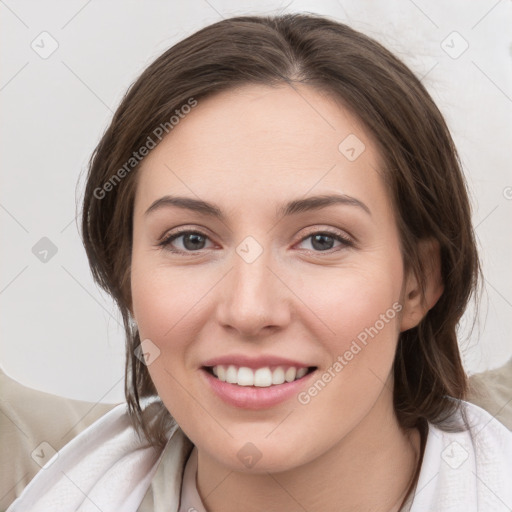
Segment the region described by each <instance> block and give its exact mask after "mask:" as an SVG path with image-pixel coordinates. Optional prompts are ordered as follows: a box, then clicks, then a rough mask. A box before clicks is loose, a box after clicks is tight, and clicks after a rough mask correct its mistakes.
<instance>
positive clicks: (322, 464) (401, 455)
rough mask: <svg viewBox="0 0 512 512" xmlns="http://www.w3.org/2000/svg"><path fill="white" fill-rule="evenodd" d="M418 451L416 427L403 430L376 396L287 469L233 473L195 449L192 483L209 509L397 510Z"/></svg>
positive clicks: (289, 511)
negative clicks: (356, 419)
mask: <svg viewBox="0 0 512 512" xmlns="http://www.w3.org/2000/svg"><path fill="white" fill-rule="evenodd" d="M389 398H391V397H389ZM313 442H314V440H313ZM420 452H421V436H420V433H419V431H418V430H417V429H412V430H410V431H408V432H404V431H403V430H402V429H401V427H400V426H399V424H398V421H397V419H396V416H395V415H394V412H393V408H392V406H391V407H390V406H389V403H388V404H387V405H386V404H385V402H384V401H378V402H377V403H376V404H375V406H374V408H373V409H372V410H371V411H370V413H369V414H368V415H367V416H366V417H365V418H364V419H363V420H362V421H361V422H360V423H359V424H358V425H357V426H356V427H355V428H354V429H352V431H351V432H350V433H349V434H348V435H346V436H345V437H344V438H342V439H341V440H340V441H339V442H338V443H337V444H336V445H334V446H332V448H331V449H329V450H328V451H327V452H325V453H323V454H321V455H320V456H319V457H317V458H315V459H314V460H312V461H310V462H308V463H306V464H304V465H301V466H299V467H294V468H291V469H289V470H286V471H281V472H278V473H270V472H265V473H247V472H245V473H243V472H235V471H232V470H230V469H228V468H226V467H225V466H222V465H219V464H218V463H217V461H216V460H215V459H213V458H211V457H209V455H208V454H205V453H203V452H202V451H201V450H198V472H197V488H198V492H199V495H200V497H201V499H202V501H203V504H204V505H205V508H206V509H207V510H208V512H238V511H239V510H240V509H241V508H243V509H244V510H245V511H247V512H256V511H258V512H259V511H261V510H266V509H267V508H268V505H269V503H272V508H273V509H274V510H280V511H281V512H292V511H294V512H295V511H297V510H298V509H303V510H308V512H317V511H318V512H320V511H322V512H325V511H329V510H332V511H336V512H362V511H365V512H368V511H372V512H373V511H375V512H399V510H400V506H401V505H402V503H403V502H404V500H405V498H406V495H407V491H408V490H409V488H410V486H411V484H412V483H413V478H414V476H415V472H416V469H417V465H418V463H419V461H420V456H421V453H420Z"/></svg>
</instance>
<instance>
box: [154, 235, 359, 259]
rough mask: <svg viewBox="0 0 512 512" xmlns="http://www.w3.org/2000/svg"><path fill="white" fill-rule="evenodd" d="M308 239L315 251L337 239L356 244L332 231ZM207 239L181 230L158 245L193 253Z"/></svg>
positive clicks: (343, 244) (342, 243) (325, 248)
mask: <svg viewBox="0 0 512 512" xmlns="http://www.w3.org/2000/svg"><path fill="white" fill-rule="evenodd" d="M180 238H181V239H182V241H181V244H182V247H181V248H176V247H174V246H173V242H175V241H176V240H179V239H180ZM308 239H311V247H312V248H313V249H308V250H312V251H313V252H327V251H331V249H333V245H334V242H335V241H337V242H339V244H340V246H341V247H353V245H354V243H353V241H352V240H351V239H349V238H348V237H346V236H344V235H342V234H341V233H338V232H332V231H316V232H314V233H311V234H309V235H308V236H306V237H304V238H302V240H301V241H300V243H304V242H305V241H306V240H308ZM206 240H209V237H208V236H207V235H206V234H205V233H202V232H201V231H194V230H181V231H178V232H174V233H171V234H169V235H168V236H166V237H165V238H163V239H162V240H161V241H160V242H159V243H158V246H159V247H162V248H164V249H166V250H168V251H170V252H174V253H182V254H183V253H192V252H195V251H201V250H202V249H205V243H206ZM338 247H339V246H338ZM336 250H339V249H334V251H331V252H335V251H336Z"/></svg>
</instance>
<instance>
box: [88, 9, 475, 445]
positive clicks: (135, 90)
mask: <svg viewBox="0 0 512 512" xmlns="http://www.w3.org/2000/svg"><path fill="white" fill-rule="evenodd" d="M248 83H258V84H266V85H269V86H273V85H278V84H283V83H284V84H289V85H291V86H293V84H294V83H301V84H308V85H310V86H312V87H314V88H316V89H319V90H320V89H321V90H323V91H326V92H328V93H329V94H331V95H333V96H334V97H335V98H338V99H339V100H340V101H342V102H343V104H344V105H347V106H348V107H349V108H350V109H351V110H352V112H354V113H355V115H356V116H357V117H358V118H359V119H360V120H361V121H362V122H363V123H364V125H365V126H366V127H367V129H368V130H369V131H370V132H371V133H372V134H373V135H374V138H375V140H376V141H377V143H378V145H379V148H380V151H381V154H382V157H383V161H384V164H385V169H384V170H383V171H384V174H385V178H386V181H387V183H388V185H389V189H390V193H391V195H392V199H393V202H394V206H395V209H396V214H397V219H398V220H397V222H398V228H399V232H400V238H401V250H402V255H403V260H404V268H405V269H406V270H409V269H412V270H413V271H414V272H415V273H416V276H417V277H418V279H419V280H420V282H421V283H424V277H425V268H424V266H423V264H422V260H421V259H420V254H419V247H418V242H419V241H420V240H422V239H426V238H434V239H435V240H437V241H438V243H439V247H440V253H441V274H442V279H443V282H444V292H443V294H442V296H441V297H440V299H439V300H438V302H437V304H436V305H435V306H434V307H433V308H432V309H431V310H430V311H429V312H428V313H427V314H426V316H425V317H424V319H423V320H422V321H421V322H420V324H419V325H418V326H417V327H415V328H413V329H409V330H408V331H406V332H403V333H401V334H400V336H399V341H398V347H397V351H396V356H395V361H394V379H395V383H394V408H395V411H396V415H397V417H398V420H399V422H400V424H401V425H402V427H404V428H411V427H420V428H421V429H422V430H424V428H425V425H426V421H430V422H432V423H433V424H436V425H438V426H441V427H442V424H443V422H444V421H445V420H446V419H447V418H449V417H450V415H451V414H452V413H453V412H454V410H455V408H457V406H458V403H459V402H457V401H456V400H453V399H451V398H450V397H453V398H458V399H464V398H465V396H466V391H467V376H466V374H465V371H464V368H463V366H462V362H461V358H460V353H459V348H458V345H457V335H456V328H457V325H458V322H459V320H460V318H461V316H462V314H463V312H464V310H465V308H466V305H467V303H468V300H469V298H470V296H471V294H472V292H473V291H474V290H475V287H476V285H477V283H478V277H479V273H480V264H479V260H478V254H477V250H476V244H475V238H474V233H473V229H472V226H471V211H470V204H469V199H468V193H467V189H466V182H465V180H464V176H463V174H462V171H461V166H460V162H459V158H458V155H457V152H456V149H455V145H454V143H453V140H452V138H451V136H450V133H449V130H448V127H447V126H446V123H445V121H444V119H443V116H442V115H441V113H440V112H439V110H438V108H437V107H436V105H435V103H434V102H433V100H432V98H431V97H430V95H429V94H428V92H427V91H426V89H425V88H424V87H423V85H422V84H421V82H420V81H419V80H418V79H417V78H416V77H415V76H414V74H413V73H412V72H411V71H410V70H409V69H408V67H407V66H406V65H404V64H403V63H402V62H401V61H400V60H398V59H397V58H396V57H395V56H393V54H392V53H390V52H389V51H388V50H387V49H385V48H384V47H383V46H382V45H381V44H379V43H378V42H376V41H374V40H372V39H371V38H369V37H367V36H365V35H364V34H362V33H360V32H358V31H356V30H354V29H352V28H350V27H348V26H346V25H344V24H342V23H339V22H337V21H334V20H331V19H328V18H326V17H323V16H319V15H313V14H287V15H283V16H261V17H260V16H241V17H235V18H231V19H225V20H223V21H220V22H218V23H215V24H213V25H210V26H207V27H205V28H203V29H201V30H199V31H198V32H196V33H194V34H193V35H191V36H189V37H187V38H186V39H184V40H182V41H181V42H179V43H177V44H176V45H174V46H172V47H171V48H169V49H168V50H167V51H166V52H165V53H163V54H162V55H161V56H160V57H158V58H157V59H156V60H155V61H154V62H153V63H152V64H151V65H150V66H149V67H148V68H147V69H145V71H144V72H143V73H142V74H141V76H140V77H139V78H138V79H137V80H136V81H135V83H133V84H132V85H131V87H130V88H129V90H128V91H127V93H126V95H125V96H124V98H123V100H122V102H121V104H120V106H119V108H118V109H117V111H116V112H115V114H114V116H113V119H112V122H111V124H110V126H109V127H108V128H107V130H106V131H105V133H104V134H103V136H102V138H101V140H100V142H99V144H98V146H97V147H96V149H95V151H94V153H93V155H92V156H91V159H90V165H89V169H88V175H87V183H86V188H85V195H84V200H83V211H82V237H83V242H84V245H85V249H86V252H87V256H88V259H89V263H90V267H91V271H92V274H93V276H94V279H95V280H96V281H97V283H98V284H99V285H100V286H101V287H102V288H103V289H104V290H106V291H107V292H108V293H109V294H110V295H111V296H112V297H113V298H114V300H115V301H116V303H117V305H118V306H119V308H120V310H121V313H122V316H123V323H124V328H125V331H126V375H125V394H126V400H127V402H128V407H129V411H130V415H131V417H132V419H133V422H134V426H135V428H136V429H137V432H138V433H139V435H141V433H143V434H144V435H145V436H146V438H147V440H148V441H149V442H150V443H153V444H154V445H162V444H163V443H164V442H165V441H166V438H165V429H166V428H167V427H166V425H169V422H170V421H172V417H171V416H170V413H169V412H168V411H167V409H166V408H165V407H164V406H163V404H161V408H160V411H159V413H158V415H157V416H156V419H155V422H154V423H153V424H152V425H149V424H148V423H147V422H146V421H144V419H143V417H142V414H141V406H140V399H141V398H142V397H147V396H151V395H156V394H157V392H156V389H155V387H154V385H153V382H152V381H151V378H150V376H149V373H148V371H147V367H146V366H145V364H144V363H143V362H142V361H141V360H139V358H138V357H136V356H135V353H134V352H135V350H136V349H137V348H138V347H139V345H140V341H141V340H140V338H139V334H138V332H137V330H136V329H135V328H134V327H133V326H132V325H131V322H130V319H131V315H130V311H129V308H130V306H131V290H130V261H131V248H132V222H133V219H132V217H133V205H134V196H135V190H136V179H135V178H136V175H137V167H138V166H137V165H136V163H134V162H132V163H131V164H130V165H131V167H133V169H127V168H126V163H127V162H129V161H131V159H133V155H134V152H136V151H137V150H138V149H139V148H141V147H142V146H144V145H147V142H148V140H149V139H148V138H153V137H154V134H155V129H156V128H157V127H159V126H163V125H164V124H165V123H167V124H169V119H170V117H171V116H172V115H173V114H174V113H175V112H176V110H178V109H180V108H181V107H182V106H183V105H186V104H187V103H189V104H190V100H191V98H192V99H194V100H195V101H198V102H199V103H200V101H201V98H205V97H207V96H210V95H213V94H215V93H217V92H219V91H225V90H228V89H230V88H233V87H235V86H237V85H242V84H248ZM122 168H123V169H124V172H121V171H120V169H122ZM113 178H116V179H117V181H112V180H113ZM108 183H110V186H108V187H107V185H108ZM422 286H423V284H422ZM446 428H449V427H446Z"/></svg>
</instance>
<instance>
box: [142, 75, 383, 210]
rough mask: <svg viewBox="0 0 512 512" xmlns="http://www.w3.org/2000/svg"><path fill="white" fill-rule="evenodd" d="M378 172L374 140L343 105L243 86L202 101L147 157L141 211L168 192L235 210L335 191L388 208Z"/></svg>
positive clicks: (321, 96)
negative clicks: (221, 204) (213, 199)
mask: <svg viewBox="0 0 512 512" xmlns="http://www.w3.org/2000/svg"><path fill="white" fill-rule="evenodd" d="M380 168H381V158H380V155H379V153H378V151H377V146H376V144H375V142H374V140H373V138H372V137H371V135H370V134H369V133H368V131H367V130H366V129H365V128H364V127H363V125H362V123H361V122H360V121H359V120H358V118H357V117H356V116H355V115H353V114H352V113H351V112H350V111H349V110H348V109H347V108H346V107H345V106H344V105H343V104H342V103H341V102H340V101H336V100H334V99H333V98H332V97H331V96H328V95H327V94H325V93H322V92H320V91H318V90H316V89H312V88H311V87H306V86H297V85H294V87H293V88H292V87H291V86H289V85H281V86H278V87H269V86H263V85H252V84H251V85H244V86H242V87H238V88H236V89H230V90H228V91H224V92H222V93H219V94H216V95H214V96H211V97H208V98H206V99H204V100H198V105H197V106H196V107H195V108H194V109H192V110H191V111H190V113H189V114H187V115H184V116H183V118H181V119H180V121H179V123H178V124H177V125H175V126H174V128H173V129H172V131H171V132H170V133H169V134H168V135H167V136H166V137H165V138H164V139H163V140H162V142H160V143H159V144H158V145H157V147H156V148H155V149H153V150H152V151H151V152H150V153H149V155H148V156H146V157H145V159H144V160H143V161H142V163H141V166H140V168H139V171H138V173H139V176H138V184H137V199H136V208H137V206H138V207H143V206H146V208H147V206H148V205H149V203H150V202H152V201H154V200H155V199H157V198H158V197H160V196H162V195H164V194H166V193H176V194H187V195H189V196H192V197H194V196H197V197H201V198H202V199H208V198H209V197H212V196H213V195H214V196H215V199H216V202H219V201H220V202H224V203H226V204H229V203H231V204H233V207H234V208H235V204H234V203H236V202H237V200H238V201H239V202H240V203H243V204H245V205H247V204H248V203H250V204H252V205H255V206H264V205H265V204H268V202H269V200H270V199H272V200H273V199H275V200H276V201H277V202H280V201H285V200H288V199H289V198H290V197H292V196H293V197H294V198H295V197H302V196H305V195H312V194H313V193H314V194H315V195H316V194H323V193H330V192H338V193H345V194H350V195H351V196H355V197H358V196H359V197H365V198H366V200H367V201H369V202H371V203H374V204H375V203H378V202H381V203H382V205H381V206H382V207H386V206H389V205H387V201H388V198H387V197H386V196H387V193H386V190H385V187H384V184H383V181H382V178H381V177H380V175H379V173H380V171H379V169H380ZM310 192H311V194H310Z"/></svg>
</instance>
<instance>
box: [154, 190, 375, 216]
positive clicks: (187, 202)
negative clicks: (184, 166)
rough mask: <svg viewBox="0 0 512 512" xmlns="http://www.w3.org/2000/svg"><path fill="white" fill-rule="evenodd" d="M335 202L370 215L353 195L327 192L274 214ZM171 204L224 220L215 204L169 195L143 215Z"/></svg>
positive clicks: (283, 208) (299, 200)
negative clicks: (356, 208)
mask: <svg viewBox="0 0 512 512" xmlns="http://www.w3.org/2000/svg"><path fill="white" fill-rule="evenodd" d="M335 204H340V205H346V206H355V207H358V208H360V209H361V210H363V211H364V212H366V213H367V214H368V215H370V216H371V214H372V213H371V211H370V209H369V208H368V206H366V204H364V203H363V202H362V201H360V200H359V199H356V198H355V197H352V196H348V195H346V194H328V195H320V196H312V197H306V198H304V199H295V200H293V201H290V202H288V203H286V204H284V205H282V206H281V207H279V208H278V209H277V211H276V216H290V215H294V214H298V213H303V212H308V211H312V210H320V209H322V208H327V207H328V206H332V205H335ZM172 206H174V207H178V208H183V209H186V210H191V211H194V212H197V213H200V214H203V215H208V216H210V217H214V218H217V219H219V220H221V221H225V216H224V214H223V213H222V210H221V209H220V208H219V207H218V206H216V205H215V204H212V203H208V202H206V201H203V200H201V199H194V198H192V197H182V196H169V195H166V196H163V197H161V198H160V199H157V200H156V201H154V202H153V203H152V204H151V206H150V207H149V208H148V209H147V210H146V212H145V214H144V215H148V214H149V213H151V212H154V211H156V210H160V209H161V208H165V207H172Z"/></svg>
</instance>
